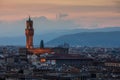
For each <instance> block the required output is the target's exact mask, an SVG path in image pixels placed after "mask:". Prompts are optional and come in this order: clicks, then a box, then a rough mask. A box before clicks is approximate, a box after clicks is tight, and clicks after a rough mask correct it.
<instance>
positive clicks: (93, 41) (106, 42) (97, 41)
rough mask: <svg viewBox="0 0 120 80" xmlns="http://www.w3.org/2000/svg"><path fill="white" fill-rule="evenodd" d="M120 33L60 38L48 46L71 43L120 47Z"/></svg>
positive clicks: (72, 44) (94, 33) (100, 33)
mask: <svg viewBox="0 0 120 80" xmlns="http://www.w3.org/2000/svg"><path fill="white" fill-rule="evenodd" d="M119 36H120V31H114V32H84V33H76V34H70V35H64V36H60V37H58V38H55V39H53V40H51V41H49V42H47V45H60V44H63V43H69V44H70V45H71V46H78V45H79V46H102V47H120V37H119Z"/></svg>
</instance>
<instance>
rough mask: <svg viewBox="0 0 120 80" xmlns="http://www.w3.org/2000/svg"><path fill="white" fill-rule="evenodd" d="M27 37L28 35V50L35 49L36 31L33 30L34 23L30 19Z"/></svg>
mask: <svg viewBox="0 0 120 80" xmlns="http://www.w3.org/2000/svg"><path fill="white" fill-rule="evenodd" d="M25 35H26V48H28V49H30V48H33V36H34V29H33V21H32V20H31V18H30V17H29V19H28V20H27V21H26V29H25Z"/></svg>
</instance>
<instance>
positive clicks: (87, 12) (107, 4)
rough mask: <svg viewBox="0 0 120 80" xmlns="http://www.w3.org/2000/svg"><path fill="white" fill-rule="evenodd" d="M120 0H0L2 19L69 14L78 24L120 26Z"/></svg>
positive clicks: (68, 17)
mask: <svg viewBox="0 0 120 80" xmlns="http://www.w3.org/2000/svg"><path fill="white" fill-rule="evenodd" d="M119 3H120V2H119V0H0V21H15V20H20V19H23V18H26V17H27V16H28V15H31V16H32V17H40V16H46V17H47V18H49V19H54V20H55V19H56V14H59V13H62V14H67V15H68V16H67V17H65V19H69V20H71V19H72V20H74V21H75V22H76V24H80V25H83V26H84V25H85V26H86V27H88V25H90V26H92V25H96V24H97V25H103V27H106V26H120V22H119V21H120V10H119V8H120V6H119Z"/></svg>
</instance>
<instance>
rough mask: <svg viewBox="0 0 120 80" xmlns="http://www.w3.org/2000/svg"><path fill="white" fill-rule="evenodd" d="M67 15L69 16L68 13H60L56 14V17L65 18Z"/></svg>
mask: <svg viewBox="0 0 120 80" xmlns="http://www.w3.org/2000/svg"><path fill="white" fill-rule="evenodd" d="M67 16H69V15H68V14H66V13H59V14H57V15H56V18H57V19H63V18H66V17H67Z"/></svg>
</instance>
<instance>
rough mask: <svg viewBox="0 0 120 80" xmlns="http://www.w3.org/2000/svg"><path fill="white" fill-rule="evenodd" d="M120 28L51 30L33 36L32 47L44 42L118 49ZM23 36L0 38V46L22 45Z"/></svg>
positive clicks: (23, 43)
mask: <svg viewBox="0 0 120 80" xmlns="http://www.w3.org/2000/svg"><path fill="white" fill-rule="evenodd" d="M119 36H120V27H109V28H97V29H70V30H53V31H52V30H51V31H49V32H48V33H47V32H46V33H44V34H40V35H39V34H35V35H34V45H39V44H40V40H44V42H45V43H46V44H47V45H59V44H63V43H64V42H66V43H69V44H70V45H75V46H76V45H81V46H108V47H109V46H110V47H112V46H113V47H114V46H115V47H119V45H120V44H119V43H120V38H119ZM25 41H26V40H25V35H24V34H23V36H17V37H0V45H22V46H23V45H24V46H25Z"/></svg>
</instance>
